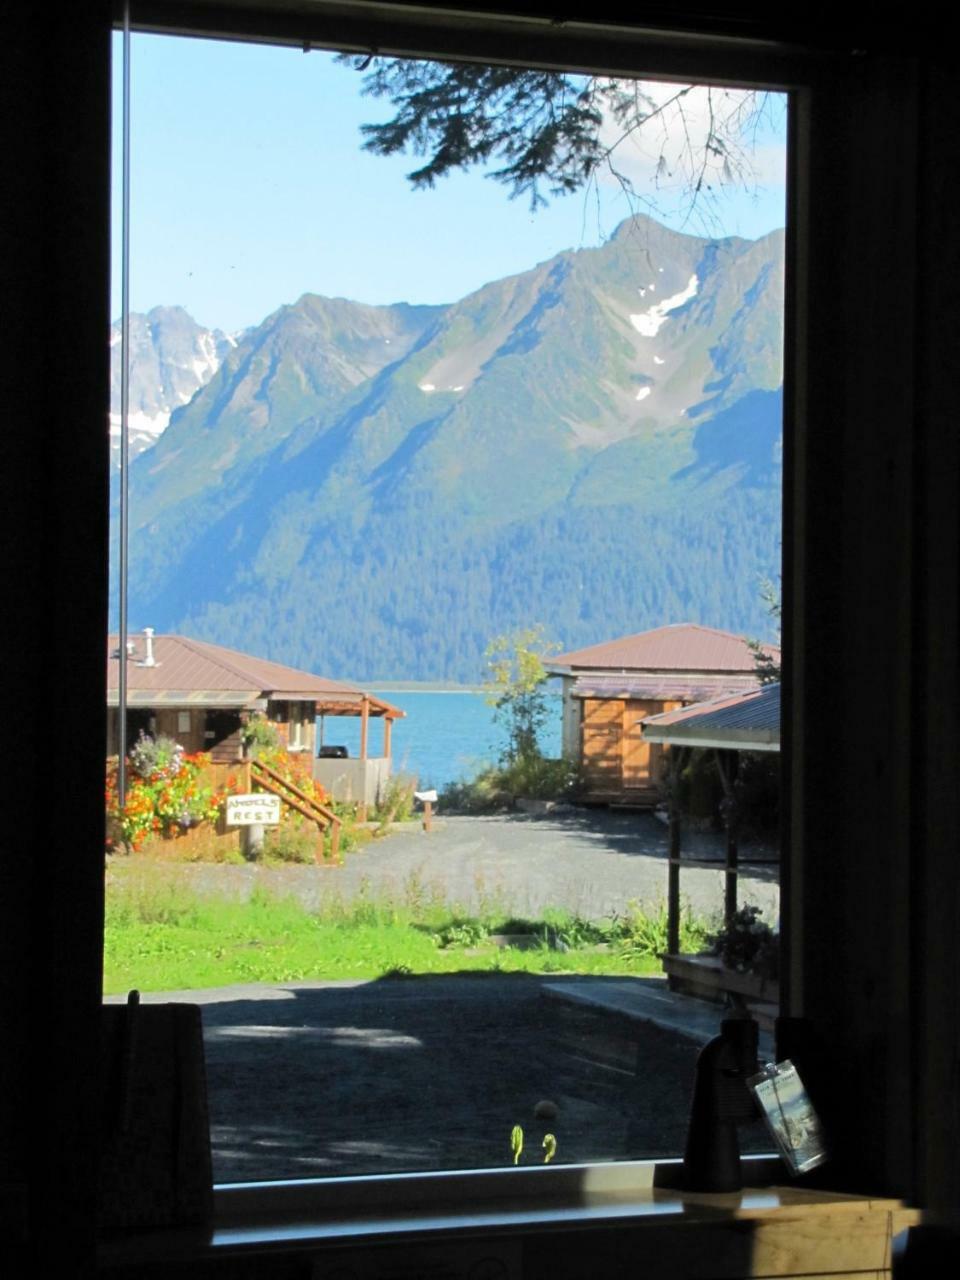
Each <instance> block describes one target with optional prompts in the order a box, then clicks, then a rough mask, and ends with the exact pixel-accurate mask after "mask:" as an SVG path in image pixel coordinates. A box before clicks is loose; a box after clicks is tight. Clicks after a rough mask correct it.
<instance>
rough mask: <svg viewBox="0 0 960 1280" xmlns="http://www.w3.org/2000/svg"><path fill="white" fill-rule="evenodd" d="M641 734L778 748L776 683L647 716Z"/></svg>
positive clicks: (652, 737) (760, 748)
mask: <svg viewBox="0 0 960 1280" xmlns="http://www.w3.org/2000/svg"><path fill="white" fill-rule="evenodd" d="M642 728H643V736H644V737H645V738H648V739H649V740H650V741H651V742H673V743H678V744H683V745H685V746H692V747H696V746H702V747H725V748H729V749H731V750H739V751H779V750H780V685H779V684H768V685H764V687H763V688H762V689H755V690H754V691H753V692H752V693H740V694H736V695H734V696H733V697H729V698H716V699H714V700H713V701H711V702H699V703H695V704H694V705H693V706H690V707H682V708H681V709H679V710H677V711H664V712H662V713H661V714H660V715H657V716H648V717H647V719H646V720H644V721H643V723H642Z"/></svg>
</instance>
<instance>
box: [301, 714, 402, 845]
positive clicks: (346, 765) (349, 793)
mask: <svg viewBox="0 0 960 1280" xmlns="http://www.w3.org/2000/svg"><path fill="white" fill-rule="evenodd" d="M316 713H317V738H316V741H317V751H316V756H315V757H314V761H313V777H314V780H315V781H316V782H319V783H320V784H321V786H322V787H323V788H324V789H325V790H326V792H327V793H328V795H330V796H332V797H333V799H334V800H345V801H352V802H354V803H356V804H357V805H358V806H359V816H360V819H361V821H363V820H365V818H366V814H367V809H368V808H369V807H372V806H373V805H375V804H376V803H377V801H378V800H379V799H380V797H381V796H382V794H383V791H384V789H385V787H386V785H387V783H388V782H389V780H390V776H391V773H392V763H391V751H392V737H393V722H394V721H395V720H400V719H402V718H403V717H404V716H405V715H406V712H404V711H402V710H401V709H400V708H399V707H395V706H393V705H392V704H391V703H389V702H385V701H384V700H383V699H382V698H376V697H374V695H373V694H370V693H366V692H364V691H362V690H360V689H346V688H344V689H342V690H340V689H338V690H336V691H335V692H331V693H329V694H325V695H324V696H323V698H321V699H319V700H318V701H317V704H316ZM344 716H349V717H352V718H359V721H360V745H359V750H358V752H357V755H356V756H353V757H351V756H350V755H349V754H348V752H347V749H346V748H345V747H344V746H343V745H342V744H340V743H339V742H337V741H336V740H335V739H336V736H337V735H336V726H337V724H338V723H339V720H340V718H342V717H344ZM328 719H331V720H332V721H333V724H332V725H329V724H328V723H327V721H328ZM371 720H379V721H380V731H379V734H377V735H376V736H377V737H379V743H374V742H371V737H372V736H373V735H372V734H371V726H370V722H371ZM377 746H379V748H380V750H379V752H378V751H377V749H376V748H377Z"/></svg>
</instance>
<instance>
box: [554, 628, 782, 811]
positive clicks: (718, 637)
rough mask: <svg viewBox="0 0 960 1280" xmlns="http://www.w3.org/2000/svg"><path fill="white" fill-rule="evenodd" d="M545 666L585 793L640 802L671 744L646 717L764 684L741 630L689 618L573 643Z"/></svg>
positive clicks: (770, 651)
mask: <svg viewBox="0 0 960 1280" xmlns="http://www.w3.org/2000/svg"><path fill="white" fill-rule="evenodd" d="M764 652H765V653H766V654H767V655H768V656H769V657H770V658H773V659H777V658H778V657H779V651H778V650H777V649H776V648H774V647H773V646H764ZM546 668H547V671H548V672H549V673H550V674H551V675H556V676H559V678H560V680H561V682H562V692H563V734H562V741H563V754H564V756H565V757H566V758H567V759H569V760H573V761H576V762H577V764H578V765H579V767H580V771H581V775H582V777H583V781H584V787H585V794H586V798H587V799H590V800H596V801H600V802H607V803H620V804H631V805H637V806H639V807H643V806H647V805H652V804H654V803H655V801H656V799H657V795H658V788H659V781H660V774H661V771H662V768H663V753H664V751H665V750H666V747H665V745H664V744H663V743H661V742H660V741H657V740H648V739H647V737H645V736H644V733H643V731H642V727H643V724H644V722H645V721H646V720H647V719H648V718H649V717H651V716H657V715H662V714H663V713H665V712H678V711H681V710H682V709H683V708H684V707H687V706H689V705H691V704H693V703H703V702H706V701H710V700H715V699H718V698H720V699H723V698H730V697H734V696H736V695H739V694H744V693H751V692H754V691H755V690H757V689H758V688H759V679H758V675H757V668H756V662H755V657H754V652H753V650H752V649H751V647H750V645H749V644H748V642H747V641H746V640H745V639H744V637H743V636H738V635H734V634H733V633H732V632H729V631H720V630H718V629H717V628H715V627H704V626H700V625H698V624H696V623H690V622H683V623H672V624H670V625H668V626H663V627H657V628H655V629H654V630H652V631H643V632H640V633H639V634H638V635H633V636H624V637H623V638H621V639H619V640H609V641H605V642H603V643H601V644H596V645H591V646H590V647H588V648H586V649H577V650H572V651H571V652H569V653H563V654H560V655H559V656H557V657H555V658H553V659H551V661H550V662H548V663H547V664H546Z"/></svg>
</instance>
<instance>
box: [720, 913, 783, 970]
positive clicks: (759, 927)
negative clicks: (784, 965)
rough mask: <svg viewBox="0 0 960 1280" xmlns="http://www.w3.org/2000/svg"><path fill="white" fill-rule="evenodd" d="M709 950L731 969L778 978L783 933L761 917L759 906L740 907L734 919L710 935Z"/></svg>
mask: <svg viewBox="0 0 960 1280" xmlns="http://www.w3.org/2000/svg"><path fill="white" fill-rule="evenodd" d="M709 946H710V951H711V953H712V954H713V955H716V956H719V957H720V959H721V960H722V961H723V963H724V964H725V965H726V966H727V968H728V969H734V970H736V972H737V973H756V974H759V975H760V976H761V977H763V978H775V977H776V976H777V973H778V971H779V955H780V936H779V934H778V933H777V932H776V931H775V930H774V929H771V927H770V925H768V924H767V923H766V922H765V921H763V920H761V919H760V908H759V907H757V906H753V905H748V906H745V907H741V908H740V910H739V911H737V912H736V913H735V915H734V916H733V918H732V920H730V921H729V923H727V924H725V925H724V926H723V927H722V928H721V929H718V930H717V931H716V933H714V934H712V935H711V936H710V938H709Z"/></svg>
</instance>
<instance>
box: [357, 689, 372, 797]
mask: <svg viewBox="0 0 960 1280" xmlns="http://www.w3.org/2000/svg"><path fill="white" fill-rule="evenodd" d="M369 727H370V699H369V698H368V697H367V695H366V694H364V695H363V701H362V703H361V704H360V759H361V760H362V761H363V762H364V766H366V760H367V730H368V729H369ZM362 775H363V780H362V782H361V784H360V785H361V787H362V792H361V795H360V808H359V811H358V813H357V817H358V818H359V820H360V821H361V822H366V820H367V770H366V767H364V768H363V770H362Z"/></svg>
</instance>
